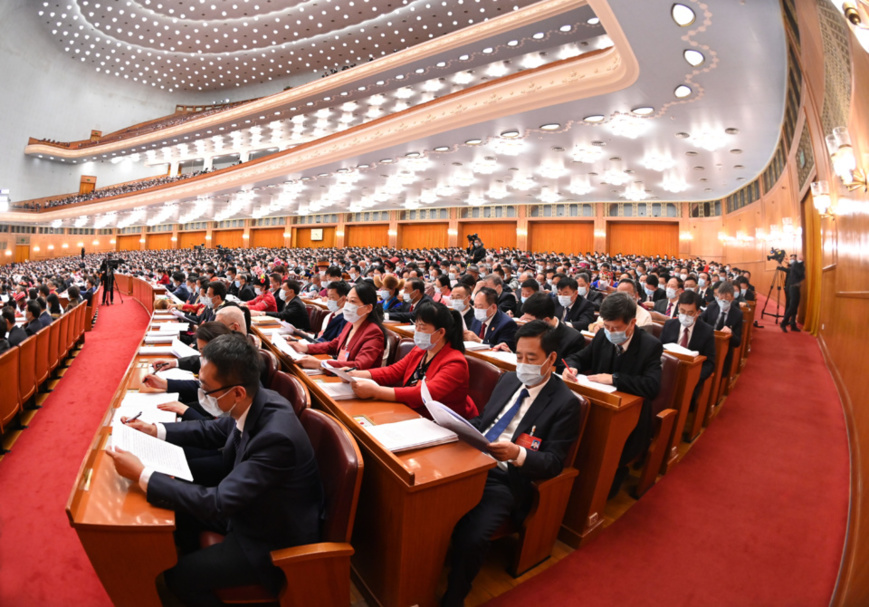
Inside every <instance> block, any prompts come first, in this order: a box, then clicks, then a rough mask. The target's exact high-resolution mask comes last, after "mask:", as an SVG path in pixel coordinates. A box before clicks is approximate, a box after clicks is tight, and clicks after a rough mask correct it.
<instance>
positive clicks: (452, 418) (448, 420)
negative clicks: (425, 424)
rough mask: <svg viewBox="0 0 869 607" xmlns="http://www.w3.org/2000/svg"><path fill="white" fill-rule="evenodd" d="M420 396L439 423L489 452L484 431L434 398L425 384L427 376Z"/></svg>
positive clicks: (469, 442) (422, 384) (483, 450)
mask: <svg viewBox="0 0 869 607" xmlns="http://www.w3.org/2000/svg"><path fill="white" fill-rule="evenodd" d="M420 396H421V397H422V402H423V404H424V405H425V408H426V409H427V410H428V412H429V414H430V415H431V418H432V419H433V420H434V421H435V423H436V424H437V425H439V426H442V427H444V428H447V429H448V430H452V431H453V432H455V433H456V434H457V435H458V437H459V438H460V439H462V440H463V441H465V442H466V443H468V444H469V445H471V446H472V447H476V448H477V449H479V450H480V451H482V452H483V453H488V447H489V441H488V440H486V437H485V436H483V434H482V432H480V431H479V430H477V429H476V428H474V427H473V426H472V425H471V423H470V422H469V421H468V420H466V419H465V418H464V417H462V416H461V415H459V414H458V413H456V412H455V411H453V410H452V409H450V408H449V407H447V406H446V405H444V404H443V403H439V402H438V401H436V400H434V399H433V398H432V396H431V393H430V392H429V391H428V386H426V385H425V378H423V380H422V382H421V384H420Z"/></svg>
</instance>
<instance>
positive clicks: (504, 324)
mask: <svg viewBox="0 0 869 607" xmlns="http://www.w3.org/2000/svg"><path fill="white" fill-rule="evenodd" d="M516 327H517V325H516V321H515V320H513V319H512V318H510V317H509V316H507V315H506V314H505V313H504V312H502V311H501V310H500V309H498V293H497V292H496V291H495V289H490V288H489V287H480V289H479V290H478V291H477V294H476V295H474V322H472V323H471V325H470V326H469V327H468V328H467V330H465V334H464V339H465V340H466V341H475V342H477V343H481V342H482V343H484V344H487V345H489V346H496V345H498V344H500V343H505V344H507V347H508V348H510V351H511V352H512V351H513V348H514V347H515V346H516V337H515V335H516Z"/></svg>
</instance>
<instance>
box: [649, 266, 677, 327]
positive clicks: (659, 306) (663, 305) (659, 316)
mask: <svg viewBox="0 0 869 607" xmlns="http://www.w3.org/2000/svg"><path fill="white" fill-rule="evenodd" d="M683 286H684V283H683V282H682V279H681V278H676V277H675V276H674V277H673V278H671V279H670V280H668V281H667V289H666V291H665V292H664V293H665V294H666V297H665V298H664V299H659V300H658V301H656V302H655V303H654V304H653V305H652V318H653V319H654V320H665V321H666V320H669V319H671V318H676V316H677V315H678V314H679V296H680V295H681V294H682V289H683ZM644 305H645V304H644ZM646 307H648V306H646Z"/></svg>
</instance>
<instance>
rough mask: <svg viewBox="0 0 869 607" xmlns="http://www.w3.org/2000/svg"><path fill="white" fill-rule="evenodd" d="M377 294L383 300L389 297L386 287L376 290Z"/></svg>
mask: <svg viewBox="0 0 869 607" xmlns="http://www.w3.org/2000/svg"><path fill="white" fill-rule="evenodd" d="M377 295H378V296H379V297H380V299H382V300H383V301H386V300H387V299H389V291H387V290H386V289H383V290H381V291H378V292H377Z"/></svg>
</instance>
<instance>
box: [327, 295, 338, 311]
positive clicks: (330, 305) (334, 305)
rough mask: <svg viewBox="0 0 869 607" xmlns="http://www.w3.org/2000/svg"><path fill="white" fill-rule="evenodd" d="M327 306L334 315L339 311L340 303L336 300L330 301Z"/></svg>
mask: <svg viewBox="0 0 869 607" xmlns="http://www.w3.org/2000/svg"><path fill="white" fill-rule="evenodd" d="M326 306H327V307H328V308H329V311H330V312H332V313H333V314H334V313H336V312H337V311H338V310H339V306H338V302H337V301H335V300H334V299H330V300H329V301H327V302H326Z"/></svg>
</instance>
